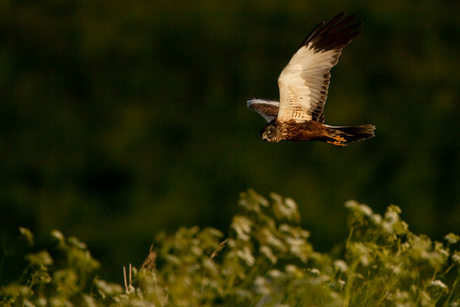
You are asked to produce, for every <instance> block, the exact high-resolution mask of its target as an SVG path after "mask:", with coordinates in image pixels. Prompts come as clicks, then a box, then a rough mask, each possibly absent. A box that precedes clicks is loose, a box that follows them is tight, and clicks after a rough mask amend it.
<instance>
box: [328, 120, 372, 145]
mask: <svg viewBox="0 0 460 307" xmlns="http://www.w3.org/2000/svg"><path fill="white" fill-rule="evenodd" d="M329 128H331V130H332V131H331V132H332V133H331V134H330V135H329V137H330V139H329V140H328V141H326V142H328V143H329V144H333V145H337V146H347V143H351V142H357V141H362V140H365V139H368V138H371V137H373V136H374V130H375V126H374V125H361V126H329Z"/></svg>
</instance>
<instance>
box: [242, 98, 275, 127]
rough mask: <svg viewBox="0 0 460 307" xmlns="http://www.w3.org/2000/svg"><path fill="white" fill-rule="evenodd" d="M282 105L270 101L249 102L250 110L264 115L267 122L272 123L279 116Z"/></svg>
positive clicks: (253, 100)
mask: <svg viewBox="0 0 460 307" xmlns="http://www.w3.org/2000/svg"><path fill="white" fill-rule="evenodd" d="M279 107H280V103H279V101H277V100H270V99H251V100H248V108H249V109H251V110H254V111H256V112H257V113H259V114H260V115H262V116H263V117H264V118H265V119H266V120H267V122H271V121H272V120H274V119H275V118H276V117H277V116H278V110H279Z"/></svg>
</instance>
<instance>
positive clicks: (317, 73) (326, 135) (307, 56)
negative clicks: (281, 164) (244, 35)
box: [248, 12, 375, 146]
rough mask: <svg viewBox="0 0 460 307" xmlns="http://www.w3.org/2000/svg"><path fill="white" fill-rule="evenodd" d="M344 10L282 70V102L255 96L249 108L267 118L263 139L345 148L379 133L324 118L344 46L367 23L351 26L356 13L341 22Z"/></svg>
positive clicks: (368, 127)
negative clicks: (328, 122)
mask: <svg viewBox="0 0 460 307" xmlns="http://www.w3.org/2000/svg"><path fill="white" fill-rule="evenodd" d="M344 15H345V12H343V13H341V14H339V15H337V16H336V17H334V18H333V19H332V20H331V21H330V22H329V23H328V24H326V25H324V22H322V23H320V24H319V25H318V26H316V27H315V28H314V29H313V31H312V32H311V33H310V34H309V35H308V36H307V38H306V39H305V40H304V42H303V43H302V45H301V46H300V48H299V50H298V51H297V52H296V53H295V54H294V56H293V57H292V58H291V60H290V62H289V63H288V65H287V66H286V67H285V68H284V69H283V71H282V72H281V75H280V76H279V79H278V86H279V88H280V102H278V101H276V100H267V99H251V100H249V101H248V107H249V108H250V109H252V110H254V111H256V112H258V113H259V114H261V115H262V116H263V117H264V118H265V119H266V120H267V122H268V124H267V125H266V126H264V127H263V128H262V130H261V131H260V134H261V137H262V139H263V140H265V141H268V142H273V143H277V142H279V141H282V140H288V141H323V142H327V143H330V144H333V145H338V146H346V145H347V143H349V142H356V141H361V140H365V139H367V138H371V137H373V136H374V130H375V127H374V126H373V125H361V126H329V125H325V124H323V122H324V113H323V110H324V104H325V103H326V98H327V91H328V88H329V82H330V77H331V75H330V73H329V71H330V69H331V68H332V67H333V66H335V65H336V64H337V62H338V61H339V57H340V54H341V53H342V49H343V48H344V47H345V46H346V45H348V44H349V43H350V41H351V40H352V39H353V38H354V37H356V36H357V35H359V34H360V33H361V32H353V31H354V30H355V29H356V28H357V27H359V26H360V25H362V23H357V24H352V25H348V23H349V22H350V21H351V20H352V19H353V18H354V17H355V15H353V16H350V17H348V18H346V19H344V20H342V21H341V19H342V17H343V16H344Z"/></svg>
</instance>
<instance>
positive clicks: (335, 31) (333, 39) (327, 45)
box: [300, 12, 363, 52]
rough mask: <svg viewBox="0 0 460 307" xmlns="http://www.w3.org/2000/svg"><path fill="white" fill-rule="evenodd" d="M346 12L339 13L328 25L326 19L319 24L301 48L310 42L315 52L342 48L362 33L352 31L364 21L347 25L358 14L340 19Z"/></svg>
mask: <svg viewBox="0 0 460 307" xmlns="http://www.w3.org/2000/svg"><path fill="white" fill-rule="evenodd" d="M345 14H346V12H342V13H340V14H338V15H337V16H335V17H334V18H332V20H331V21H329V22H328V23H327V24H326V25H325V22H324V21H323V22H322V23H320V24H318V25H317V26H316V27H315V28H314V29H313V31H311V32H310V33H309V34H308V35H307V38H306V39H305V40H304V41H303V42H302V44H301V45H300V48H301V47H303V46H306V45H308V44H309V43H310V42H312V43H313V45H312V48H314V49H315V52H319V51H327V50H332V49H342V48H344V47H345V46H346V45H348V44H349V43H350V42H351V40H352V39H353V38H354V37H356V36H357V35H359V34H360V33H361V32H353V33H350V32H352V31H353V30H355V29H356V28H358V27H360V26H361V25H362V24H363V23H362V22H361V23H355V24H352V25H349V26H348V27H347V25H348V24H349V23H350V22H351V21H352V20H353V19H354V18H355V17H356V15H351V16H349V17H347V18H345V19H344V20H342V21H340V20H341V19H342V18H343V16H345Z"/></svg>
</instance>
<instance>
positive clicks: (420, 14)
mask: <svg viewBox="0 0 460 307" xmlns="http://www.w3.org/2000/svg"><path fill="white" fill-rule="evenodd" d="M1 7H2V9H1V10H0V130H1V133H0V164H1V165H0V231H1V236H2V247H3V251H5V250H6V249H5V247H8V246H9V245H10V244H13V243H14V240H15V239H16V238H17V236H18V228H19V227H20V226H23V227H28V228H30V229H31V230H32V231H33V232H34V233H36V234H37V236H38V238H40V237H45V236H47V235H48V234H49V232H50V231H51V230H53V229H58V230H60V231H62V232H63V233H64V235H66V236H75V237H77V238H79V239H81V240H82V241H83V242H86V243H87V244H88V246H89V248H90V250H91V251H92V254H93V255H94V257H95V258H96V259H98V260H99V261H100V262H101V263H102V269H101V271H100V276H101V278H104V279H109V280H111V281H115V282H119V283H121V282H122V280H123V277H122V266H123V265H127V264H129V263H132V264H133V265H134V266H137V267H139V266H140V265H141V263H142V261H143V260H144V258H145V256H146V255H147V253H148V250H149V248H150V245H151V243H152V242H153V239H154V237H155V235H156V234H157V233H158V232H159V231H161V230H165V231H167V232H168V233H173V232H174V231H175V230H177V229H178V228H179V227H180V226H186V227H189V226H193V225H200V226H201V227H217V228H219V229H221V230H222V231H224V232H225V231H227V229H228V225H229V224H230V222H231V217H232V216H233V215H234V214H235V213H236V212H237V210H238V206H237V201H238V198H239V192H241V191H245V190H247V189H248V188H253V189H255V190H256V191H257V192H258V193H260V194H262V195H264V196H268V194H269V193H270V192H276V193H278V194H280V195H283V196H286V197H287V196H288V197H292V198H293V199H294V200H296V202H297V203H298V205H299V207H300V211H301V213H302V226H303V227H304V228H306V229H308V230H311V232H312V237H311V241H312V242H313V244H314V247H315V248H316V249H317V250H319V251H328V250H330V249H331V248H333V246H334V243H336V242H340V241H341V240H343V239H344V238H346V236H347V225H346V219H345V214H346V212H345V209H344V202H345V201H347V200H350V199H355V200H357V201H359V202H362V203H365V204H367V205H369V206H370V207H371V208H372V209H373V210H374V211H376V212H377V213H383V212H384V211H385V208H386V207H387V206H388V205H390V204H395V205H398V206H400V207H401V209H402V211H403V214H402V217H403V219H405V220H406V221H407V222H408V223H409V227H410V229H411V230H412V231H414V232H416V233H424V234H428V235H430V236H433V237H434V238H435V239H438V240H442V237H443V236H444V235H445V234H447V233H449V232H456V233H460V222H459V221H460V142H459V137H460V121H459V118H460V99H459V96H460V89H459V84H460V73H459V72H460V60H459V56H460V39H459V38H460V19H459V18H458V16H459V13H460V2H458V1H442V2H440V1H435V0H422V1H416V2H414V1H409V0H404V1H367V0H366V1H364V0H350V1H324V0H321V1H319V0H312V1H297V0H296V1H293V0H232V1H215V0H194V1H183V0H182V1H180V0H155V1H148V0H131V1H123V0H112V1H89V0H74V1H66V0H47V1H45V0H43V1H37V0H34V1H27V0H23V1H19V0H18V1H13V0H11V1H2V4H1ZM344 10H346V11H347V12H348V14H353V13H355V14H357V15H358V17H357V18H356V21H358V22H361V21H363V22H364V25H363V26H362V27H361V30H362V31H363V33H362V34H361V35H360V36H358V37H357V38H355V39H354V40H353V42H352V43H351V44H350V45H349V46H347V47H346V48H345V50H344V53H343V54H342V56H341V58H340V62H339V65H338V66H336V67H335V68H333V69H332V80H331V87H330V91H329V98H328V102H327V104H326V108H325V114H326V123H328V124H331V125H355V124H369V123H372V124H374V125H376V127H377V130H376V137H375V138H373V139H370V140H367V141H365V142H359V143H354V144H351V145H349V146H348V147H344V148H342V147H334V146H332V145H329V144H326V143H319V142H299V143H295V142H281V143H279V144H269V143H265V142H263V141H261V140H260V137H259V130H260V128H261V127H262V126H263V125H264V124H265V121H264V119H263V118H262V117H261V116H259V115H258V114H256V113H254V112H252V111H250V110H248V109H247V108H246V100H247V99H249V98H254V97H258V98H275V99H277V98H278V95H279V93H278V87H277V78H278V75H279V73H280V72H281V70H282V68H283V67H284V66H285V65H286V64H287V62H288V61H289V59H290V57H291V56H292V55H293V54H294V52H295V51H296V50H297V48H298V47H299V45H300V43H301V42H302V41H303V39H304V38H305V36H306V35H307V34H308V33H309V32H310V30H312V28H313V27H314V26H316V25H317V24H318V23H319V22H321V21H323V20H325V21H329V20H330V19H331V18H332V17H334V16H335V15H337V14H338V13H340V12H341V11H344ZM12 258H14V257H12ZM8 261H10V260H8ZM8 261H7V262H6V263H5V266H4V269H3V271H2V276H0V282H5V281H6V280H8V278H9V275H8V274H13V273H12V272H13V271H14V263H13V262H8ZM11 261H12V260H11ZM19 272H20V271H19ZM13 278H14V279H16V278H17V277H16V276H14V277H13Z"/></svg>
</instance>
